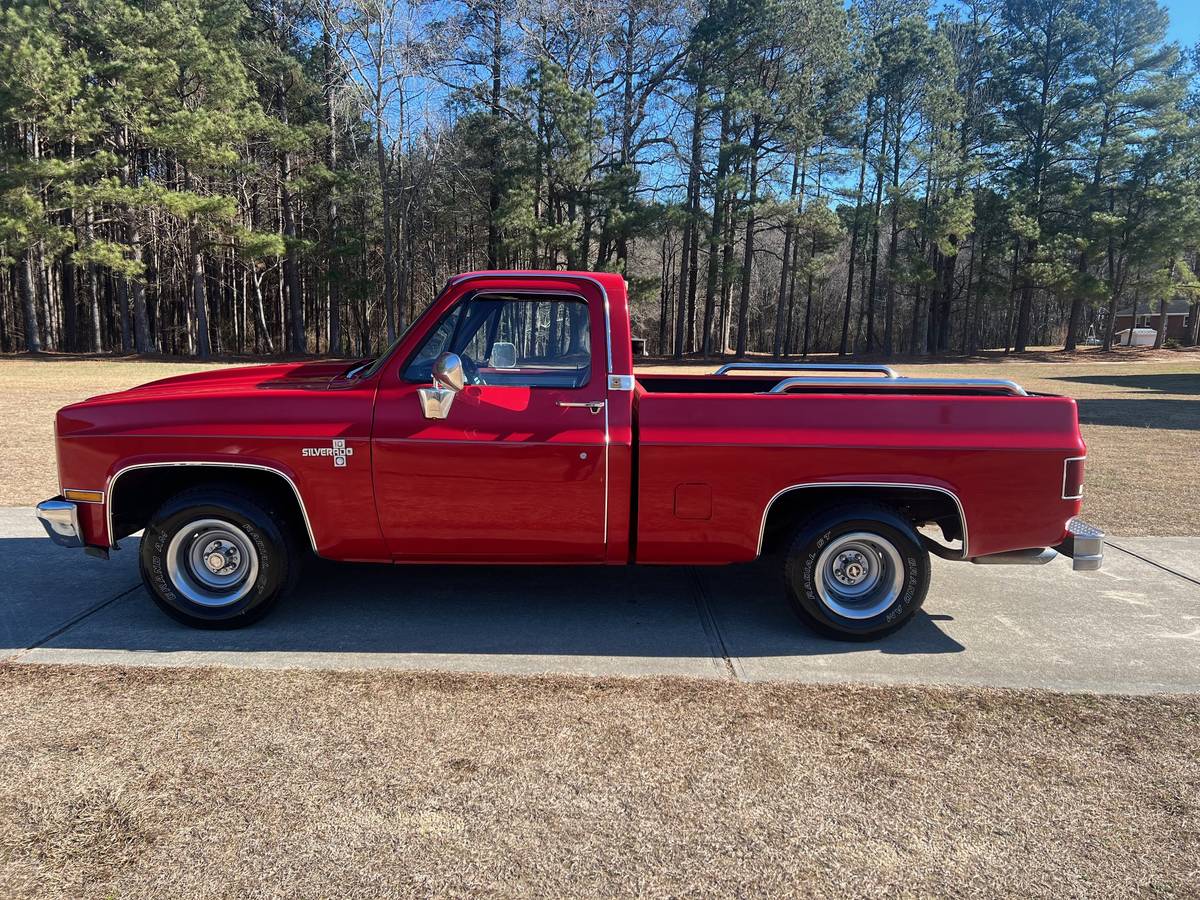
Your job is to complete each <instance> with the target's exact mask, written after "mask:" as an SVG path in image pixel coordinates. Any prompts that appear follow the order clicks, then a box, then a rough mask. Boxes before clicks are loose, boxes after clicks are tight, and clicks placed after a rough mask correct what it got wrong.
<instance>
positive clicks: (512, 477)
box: [372, 293, 608, 563]
mask: <svg viewBox="0 0 1200 900" xmlns="http://www.w3.org/2000/svg"><path fill="white" fill-rule="evenodd" d="M597 318H598V317H597V316H596V315H595V313H594V306H590V305H589V304H588V303H586V302H585V301H584V300H583V299H582V298H581V297H578V296H569V295H558V294H554V295H539V294H531V295H523V294H520V293H517V294H511V293H505V294H494V293H477V294H473V295H470V294H469V295H466V296H464V297H463V298H462V299H460V300H459V301H458V302H457V303H456V304H455V305H454V306H452V307H451V308H450V309H449V310H447V311H446V312H445V313H444V314H443V316H442V318H441V319H440V320H439V321H438V322H437V324H435V325H434V326H433V327H432V328H431V329H430V330H429V332H428V336H427V338H426V339H425V340H424V341H423V342H422V343H421V344H420V346H419V347H418V348H417V350H416V351H415V352H414V353H412V354H411V356H410V358H409V359H407V360H405V361H404V363H403V365H402V366H401V368H400V370H399V372H393V373H389V374H388V375H385V382H384V384H382V385H381V387H380V393H379V396H378V399H377V400H376V406H375V410H376V411H375V425H374V431H373V438H372V459H373V467H374V473H375V495H376V505H377V508H378V511H379V519H380V525H381V527H382V529H383V533H384V537H385V538H386V539H387V542H388V546H389V549H390V551H391V554H392V556H393V558H394V559H396V560H402V561H423V562H438V561H457V562H546V563H559V562H601V561H603V559H604V548H605V533H604V529H605V490H606V484H605V475H606V465H605V463H606V459H605V454H606V452H607V445H606V428H607V420H608V416H607V410H606V408H605V395H606V386H605V381H604V371H605V370H604V368H603V366H602V365H601V366H597V365H595V364H594V360H595V359H596V358H597V357H596V355H595V354H594V352H593V349H592V348H593V347H596V348H599V347H602V346H603V330H602V329H603V325H602V323H601V322H600V321H597ZM446 351H449V352H453V353H457V354H458V355H459V356H460V357H461V358H462V361H463V368H464V373H465V375H466V381H467V384H466V386H465V387H464V389H463V390H462V391H460V392H459V393H458V394H456V395H455V397H454V400H453V403H452V405H451V408H450V411H449V414H448V415H447V416H446V418H444V419H431V418H426V417H425V415H424V413H423V412H422V407H421V403H420V400H419V398H418V396H417V390H418V389H419V388H421V387H428V386H429V384H430V382H431V378H432V376H431V370H432V366H433V361H434V360H435V359H436V358H437V356H438V355H439V354H440V353H442V352H446Z"/></svg>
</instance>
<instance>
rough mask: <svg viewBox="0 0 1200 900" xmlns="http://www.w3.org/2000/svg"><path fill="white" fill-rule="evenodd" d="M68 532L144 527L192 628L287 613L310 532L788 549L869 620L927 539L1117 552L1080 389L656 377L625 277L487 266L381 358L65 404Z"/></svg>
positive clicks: (795, 376) (752, 375)
mask: <svg viewBox="0 0 1200 900" xmlns="http://www.w3.org/2000/svg"><path fill="white" fill-rule="evenodd" d="M56 425H57V452H58V471H59V484H60V489H61V493H60V495H59V496H58V497H55V498H54V499H52V500H47V501H46V502H44V503H42V504H41V505H40V506H39V507H38V515H39V517H40V518H41V519H42V521H43V523H44V524H45V526H46V530H47V531H48V533H49V534H50V537H51V538H53V539H54V540H55V541H56V542H58V543H59V544H62V545H64V546H71V547H83V548H85V549H86V551H87V552H88V553H90V554H92V555H95V556H101V557H105V558H107V556H108V553H109V550H110V549H115V548H116V547H117V542H118V541H119V540H120V539H121V538H123V537H126V536H128V535H131V534H134V533H135V532H137V531H139V530H142V529H144V535H143V537H142V540H141V544H140V550H139V553H140V562H141V572H142V576H143V578H144V580H145V583H146V588H147V589H148V591H149V592H150V596H151V597H152V598H153V599H154V601H155V602H156V603H157V604H158V605H159V606H160V607H161V608H162V609H163V610H164V611H165V612H167V613H168V614H170V615H171V616H174V617H175V618H176V619H179V620H181V621H183V622H186V623H188V624H190V625H196V626H203V627H231V626H238V625H244V624H246V623H249V622H251V621H253V620H255V619H257V618H258V617H259V616H261V615H262V614H263V613H264V612H266V611H267V609H268V608H269V607H271V606H272V604H274V603H275V601H276V600H278V599H279V597H280V596H282V595H283V594H285V593H286V592H287V590H288V589H289V588H290V587H291V586H292V585H293V584H294V583H295V582H296V579H297V573H298V571H299V566H300V564H301V562H302V560H303V558H304V557H305V556H307V554H308V551H310V550H311V552H312V553H315V554H317V555H318V556H322V557H325V558H328V559H334V560H348V561H349V560H352V561H356V562H363V561H370V562H390V563H473V564H474V563H486V564H496V563H522V564H534V565H560V564H564V565H576V564H606V565H626V564H629V563H643V564H652V565H719V564H725V563H736V562H744V561H747V560H753V559H755V558H756V557H759V556H764V555H770V556H772V557H775V558H777V559H778V560H779V561H780V567H781V570H782V575H783V581H784V586H785V588H786V593H787V595H788V597H789V598H790V601H791V603H792V605H793V607H794V608H795V609H796V611H797V612H798V613H799V615H800V617H801V618H802V619H803V620H804V621H805V622H807V623H808V624H809V625H810V626H812V627H813V628H815V629H817V630H819V631H821V632H823V633H825V634H827V635H832V636H835V637H840V638H848V639H860V640H861V639H869V638H875V637H878V636H880V635H883V634H886V633H888V632H890V631H893V630H895V629H896V628H898V627H900V626H901V625H902V624H903V623H904V622H905V621H907V620H908V619H910V618H911V617H912V616H913V614H914V613H915V612H916V611H917V609H918V608H919V607H920V606H921V604H922V602H923V601H924V599H925V593H926V590H927V588H928V585H929V573H930V565H929V556H930V554H931V553H933V554H936V555H938V556H941V557H944V558H946V559H961V560H970V561H973V562H977V563H983V562H1003V563H1033V564H1036V563H1043V562H1047V561H1048V560H1050V559H1052V558H1053V557H1054V556H1055V554H1056V552H1062V553H1066V554H1068V555H1070V556H1071V557H1073V559H1074V567H1075V568H1076V569H1096V568H1098V567H1099V566H1100V563H1101V559H1102V552H1103V551H1102V540H1101V539H1102V535H1101V534H1100V533H1099V532H1098V531H1097V530H1095V529H1093V528H1091V527H1089V526H1087V525H1086V524H1085V523H1083V522H1081V521H1080V520H1079V519H1077V518H1076V515H1077V514H1078V512H1079V507H1080V497H1081V495H1082V486H1083V466H1084V455H1085V449H1084V443H1083V441H1082V439H1081V438H1080V435H1079V427H1078V423H1077V417H1076V410H1075V403H1074V401H1073V400H1071V399H1069V398H1067V397H1055V396H1043V395H1031V394H1028V393H1026V392H1025V391H1024V390H1022V389H1021V388H1020V387H1019V386H1018V385H1016V384H1014V383H1012V382H1010V381H1000V380H988V379H965V378H959V379H943V378H906V377H902V376H899V375H897V374H896V373H895V372H894V371H892V370H891V369H890V368H888V367H886V366H849V365H803V366H788V365H782V366H781V365H776V364H764V365H754V364H734V365H730V366H724V367H722V368H721V369H719V370H718V371H717V372H715V373H714V374H712V375H672V374H638V375H634V371H633V355H632V352H631V342H630V324H629V310H628V303H627V295H626V289H625V282H624V281H623V279H622V278H621V277H620V276H618V275H612V274H599V273H583V272H473V273H470V274H466V275H459V276H457V277H456V278H453V279H451V280H450V282H449V283H448V284H447V285H446V287H445V289H444V290H443V291H442V292H441V294H440V295H439V296H438V298H437V299H436V301H435V302H434V303H433V304H432V305H431V306H430V307H429V308H428V309H427V310H426V311H425V312H424V313H423V314H422V315H421V316H420V317H419V318H418V319H417V320H416V321H415V322H413V324H412V326H411V327H410V328H409V329H408V330H407V331H406V332H405V333H404V334H402V335H401V336H400V337H399V338H398V339H397V340H396V342H395V343H394V344H393V345H392V346H390V347H389V348H388V349H387V350H385V351H384V352H383V353H382V354H381V355H380V356H379V357H377V358H376V359H373V360H362V361H358V362H354V363H347V362H305V363H284V364H276V365H263V366H252V367H246V368H234V369H222V370H217V371H211V372H203V373H200V374H195V375H184V376H181V377H177V378H167V379H164V380H162V381H155V382H152V383H150V384H146V385H143V386H141V387H137V388H133V389H132V390H127V391H121V392H119V393H115V394H105V395H103V396H99V397H93V398H91V399H90V400H86V401H84V402H82V403H76V404H73V405H71V406H68V407H65V408H64V409H62V410H60V411H59V413H58V418H57V423H56Z"/></svg>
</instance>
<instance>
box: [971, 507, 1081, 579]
mask: <svg viewBox="0 0 1200 900" xmlns="http://www.w3.org/2000/svg"><path fill="white" fill-rule="evenodd" d="M1060 553H1061V554H1062V555H1063V556H1069V557H1071V568H1072V569H1074V570H1075V571H1076V572H1095V571H1096V570H1097V569H1099V568H1100V566H1102V565H1103V564H1104V532H1103V531H1101V530H1100V529H1099V528H1097V527H1096V526H1095V525H1089V524H1088V523H1087V522H1085V521H1083V519H1071V520H1070V521H1069V522H1067V536H1066V538H1065V539H1064V540H1063V541H1062V542H1060V543H1058V544H1055V545H1054V546H1053V547H1034V548H1033V549H1030V550H1013V551H1010V552H1008V553H993V554H991V555H989V556H976V557H974V558H973V559H972V560H971V562H973V563H976V564H978V565H1007V566H1042V565H1045V564H1046V563H1048V562H1051V561H1052V560H1054V559H1055V558H1056V557H1057V556H1058V554H1060Z"/></svg>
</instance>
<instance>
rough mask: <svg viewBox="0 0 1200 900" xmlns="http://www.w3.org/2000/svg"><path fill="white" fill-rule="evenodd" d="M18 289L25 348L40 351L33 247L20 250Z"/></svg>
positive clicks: (33, 351)
mask: <svg viewBox="0 0 1200 900" xmlns="http://www.w3.org/2000/svg"><path fill="white" fill-rule="evenodd" d="M17 278H18V281H19V286H18V289H19V290H20V292H21V311H22V312H23V313H24V314H25V349H26V350H28V351H29V352H30V353H41V352H42V337H41V331H40V323H39V322H38V314H37V300H36V298H35V297H34V296H33V292H34V289H33V285H34V278H33V248H31V247H26V248H25V249H24V250H23V251H21V262H20V264H19V267H18V273H17Z"/></svg>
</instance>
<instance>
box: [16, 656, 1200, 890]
mask: <svg viewBox="0 0 1200 900" xmlns="http://www.w3.org/2000/svg"><path fill="white" fill-rule="evenodd" d="M0 721H2V722H3V723H4V726H3V730H2V731H0V895H3V896H22V895H36V896H40V897H70V898H76V897H109V896H112V897H122V898H135V897H168V896H169V897H172V898H192V897H216V896H256V897H284V896H286V897H327V896H371V897H391V896H396V897H407V896H431V895H439V896H446V895H452V896H511V895H521V896H601V895H606V896H611V895H622V896H628V895H634V894H637V895H648V896H681V895H688V896H714V895H724V896H728V895H758V896H783V895H822V896H866V895H881V896H896V895H905V896H919V895H941V896H946V895H959V896H961V895H965V894H975V895H979V894H983V895H992V896H1042V897H1070V896H1128V895H1131V894H1141V895H1147V896H1162V897H1184V896H1197V895H1198V894H1200V830H1197V828H1196V822H1197V818H1198V816H1200V698H1197V697H1190V698H1181V697H1175V698H1172V697H1154V698H1118V697H1096V696H1084V695H1071V696H1064V695H1053V694H1047V693H1039V692H1017V691H994V690H979V689H914V688H902V687H901V688H885V687H845V686H840V687H830V686H797V685H791V686H785V685H754V686H752V685H744V684H728V683H708V682H699V681H680V680H634V679H629V680H598V679H578V678H519V679H518V678H501V677H486V676H451V675H435V674H403V673H388V672H372V673H369V674H368V673H340V674H338V673H315V672H309V673H300V672H263V671H254V672H250V671H235V670H191V671H188V670H161V669H159V670H145V669H143V670H122V669H100V668H84V669H68V668H61V667H49V668H42V667H35V666H7V667H0Z"/></svg>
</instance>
